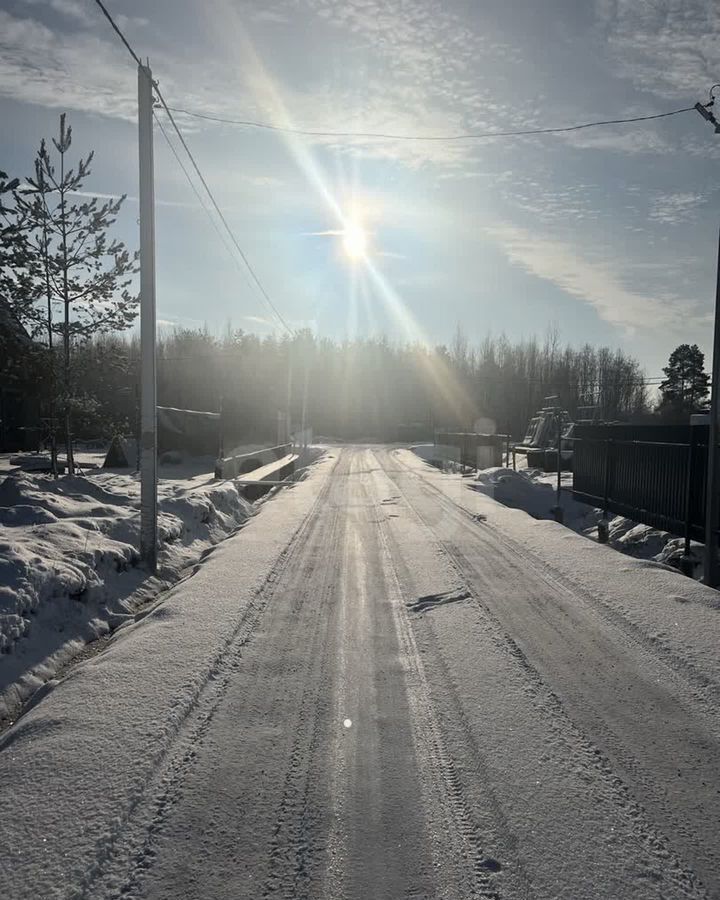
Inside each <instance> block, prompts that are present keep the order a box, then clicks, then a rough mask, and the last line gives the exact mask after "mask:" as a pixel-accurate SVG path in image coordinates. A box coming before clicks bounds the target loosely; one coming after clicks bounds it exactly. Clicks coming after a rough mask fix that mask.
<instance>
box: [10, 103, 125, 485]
mask: <svg viewBox="0 0 720 900" xmlns="http://www.w3.org/2000/svg"><path fill="white" fill-rule="evenodd" d="M71 144H72V129H71V127H70V126H69V125H66V123H65V114H64V113H63V115H61V116H60V133H59V137H58V138H57V139H54V138H53V145H54V147H55V150H56V152H57V155H58V157H59V168H58V169H56V166H55V165H54V164H53V162H52V161H51V158H50V153H49V151H48V149H47V146H46V143H45V141H44V140H43V141H42V142H41V144H40V149H39V151H38V154H37V157H36V159H35V174H34V177H32V178H28V179H27V184H26V185H25V186H24V188H22V189H20V190H18V191H16V192H15V202H16V206H17V209H18V213H19V216H20V219H21V223H22V234H23V250H24V256H25V259H26V266H25V269H24V271H23V275H22V277H21V278H18V279H17V280H18V285H17V287H18V291H17V293H16V294H15V300H16V309H17V312H18V315H19V316H20V317H21V318H23V317H24V318H25V320H26V322H27V324H28V325H29V327H30V328H31V329H32V330H33V332H34V334H35V336H38V335H39V334H43V333H45V334H46V335H47V342H48V345H49V348H50V351H51V353H50V358H51V359H53V358H54V354H53V353H52V350H53V335H58V336H59V337H60V338H61V340H62V373H61V378H59V379H57V380H59V381H60V383H61V386H62V387H61V390H60V392H59V393H60V397H59V400H60V405H61V409H62V417H63V425H64V437H65V445H66V452H67V464H68V472H69V473H70V474H73V473H74V471H75V464H74V460H73V453H72V424H71V419H72V411H73V408H75V407H77V406H78V405H79V404H81V402H82V401H81V398H80V396H79V394H78V391H77V385H76V384H75V383H74V382H75V379H74V378H73V366H72V354H73V347H74V346H76V345H77V344H78V343H80V342H83V341H86V340H88V339H90V338H92V337H93V336H94V335H97V334H102V333H105V332H109V331H118V330H122V329H125V328H128V327H129V326H130V325H131V324H132V322H133V321H134V319H135V318H136V316H137V311H138V299H137V297H136V296H133V295H132V294H130V292H129V290H128V288H129V286H130V284H131V281H132V275H133V274H134V273H135V272H136V271H137V262H136V261H137V254H131V253H130V252H129V251H128V250H127V248H126V247H125V245H124V244H123V243H122V242H121V241H118V240H111V239H110V238H109V237H108V234H109V231H110V229H111V228H112V226H113V225H114V223H115V220H116V217H117V214H118V212H119V211H120V208H121V206H122V204H123V202H124V200H125V196H122V197H120V198H118V199H111V200H107V201H105V202H102V203H101V202H100V201H99V200H98V199H97V198H96V197H95V198H92V199H90V200H83V201H81V202H78V201H76V200H73V199H72V198H75V197H82V196H83V187H84V183H85V180H86V179H87V177H88V176H89V175H90V171H91V170H90V165H91V163H92V160H93V156H94V152H91V153H89V154H88V156H87V157H85V158H84V159H80V161H79V163H78V165H77V169H73V168H69V167H68V166H67V154H68V151H69V149H70V146H71ZM21 282H22V283H21ZM28 282H29V283H28ZM28 304H29V305H28ZM55 381H56V380H55V379H53V383H55Z"/></svg>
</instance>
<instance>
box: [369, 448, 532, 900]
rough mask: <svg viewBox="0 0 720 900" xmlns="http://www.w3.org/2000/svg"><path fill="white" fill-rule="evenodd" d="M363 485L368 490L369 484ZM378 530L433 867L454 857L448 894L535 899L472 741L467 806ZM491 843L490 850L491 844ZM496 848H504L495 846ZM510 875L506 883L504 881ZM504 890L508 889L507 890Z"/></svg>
mask: <svg viewBox="0 0 720 900" xmlns="http://www.w3.org/2000/svg"><path fill="white" fill-rule="evenodd" d="M380 470H382V465H380ZM366 490H367V491H368V494H370V490H369V489H368V488H367V486H366ZM403 496H404V495H403ZM376 502H377V501H376ZM378 532H379V536H380V541H381V545H382V550H383V556H384V567H385V570H386V573H387V581H388V584H390V585H392V588H393V594H394V597H393V603H392V608H393V612H394V619H395V627H396V631H397V634H398V638H399V641H400V645H401V646H402V648H403V650H404V658H405V660H406V663H407V665H408V666H409V667H410V670H411V674H410V677H407V679H406V682H407V687H408V694H409V700H410V704H411V709H412V711H413V716H412V727H413V736H414V740H415V744H416V748H417V749H416V759H417V761H418V765H419V768H420V776H421V780H422V782H423V784H424V791H425V806H426V809H427V811H428V813H429V814H430V815H431V816H432V814H433V810H435V811H439V813H440V816H441V818H442V820H443V837H442V839H441V840H439V841H437V840H436V843H435V845H434V848H433V849H434V857H435V860H434V861H435V866H436V868H440V867H441V866H442V865H443V864H444V862H445V861H446V859H447V858H448V857H449V858H451V859H454V864H455V867H456V869H457V870H458V871H459V872H460V873H461V874H460V877H458V875H457V874H456V875H455V877H454V879H453V880H454V885H453V888H454V889H453V888H450V894H449V896H452V897H456V896H457V897H467V896H469V897H473V898H483V900H500V898H501V897H503V896H512V897H515V898H517V900H533V898H534V894H533V891H532V887H531V884H530V880H529V879H528V877H527V876H526V874H525V872H524V871H523V869H522V866H521V865H520V862H519V860H518V859H517V854H516V852H514V851H515V847H514V843H515V842H514V839H513V838H512V836H511V833H510V829H509V827H508V824H507V821H506V820H505V819H504V816H503V814H502V809H501V807H500V805H499V804H498V803H497V800H496V798H495V797H494V795H493V791H492V788H491V780H490V777H489V775H488V772H487V769H486V768H485V767H484V765H483V761H482V754H481V753H480V752H479V749H478V748H477V746H472V745H471V746H470V747H469V749H470V753H469V754H468V756H467V757H466V758H472V759H473V760H474V763H475V771H476V773H477V775H478V776H479V778H480V780H481V781H482V783H483V788H482V792H483V797H484V799H485V801H486V802H487V809H486V810H484V811H482V812H481V811H480V810H479V809H476V808H473V807H471V806H470V804H469V803H468V801H467V799H466V796H465V791H464V788H463V784H462V779H461V776H460V775H459V773H458V770H457V765H456V763H455V760H454V759H453V756H452V755H451V754H450V753H449V752H448V750H447V747H446V742H445V740H444V738H443V728H442V727H441V726H440V723H439V721H438V715H437V713H436V711H435V709H434V704H433V700H432V697H431V693H430V689H429V687H428V683H427V679H426V676H425V670H424V665H423V662H422V658H421V655H420V653H419V651H418V648H417V644H416V642H415V636H414V633H413V629H412V625H411V623H410V620H409V617H408V612H407V602H408V598H407V597H405V596H404V593H403V590H402V587H401V584H400V579H399V577H398V572H397V565H398V560H400V559H402V554H401V553H400V551H399V549H398V548H397V547H395V552H393V550H392V549H391V543H394V542H393V541H392V537H391V536H390V535H389V534H388V531H387V523H386V522H384V521H383V520H380V523H379V528H378ZM456 721H457V720H454V722H453V724H455V722H456ZM436 836H437V832H436ZM491 847H492V848H493V852H492V854H491V852H490V849H489V848H491ZM499 847H500V848H502V849H501V850H500V849H498V848H499ZM510 854H512V857H513V862H512V864H511V865H510V866H509V867H508V866H507V862H506V864H505V866H506V867H507V871H505V870H504V867H503V865H501V864H499V863H498V862H497V857H498V856H503V857H505V859H506V860H507V859H508V858H509V857H510ZM499 873H500V874H499ZM508 880H509V881H510V884H507V881H508ZM468 888H469V890H467V889H468ZM508 889H510V890H511V891H512V893H508V892H507V891H508Z"/></svg>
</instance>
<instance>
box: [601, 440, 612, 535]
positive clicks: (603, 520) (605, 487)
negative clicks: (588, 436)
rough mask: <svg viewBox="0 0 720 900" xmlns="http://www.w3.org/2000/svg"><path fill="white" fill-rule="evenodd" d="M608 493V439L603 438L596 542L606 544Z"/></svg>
mask: <svg viewBox="0 0 720 900" xmlns="http://www.w3.org/2000/svg"><path fill="white" fill-rule="evenodd" d="M609 493H610V439H609V438H606V439H605V474H604V484H603V514H602V518H601V519H600V521H599V522H598V543H599V544H607V542H608V540H609V538H610V526H609V524H608V517H607V507H608V495H609Z"/></svg>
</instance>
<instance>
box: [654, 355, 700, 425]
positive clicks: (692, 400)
mask: <svg viewBox="0 0 720 900" xmlns="http://www.w3.org/2000/svg"><path fill="white" fill-rule="evenodd" d="M663 372H664V373H665V376H666V377H665V380H664V381H663V382H662V384H661V385H660V394H661V400H660V404H659V406H658V412H659V413H660V414H661V415H662V416H663V417H664V418H667V419H673V420H677V421H683V420H686V419H687V418H688V417H689V416H690V415H691V414H692V413H694V412H697V411H698V410H699V409H701V408H702V407H703V406H704V405H705V402H706V400H707V397H708V394H709V380H710V379H709V376H708V375H707V373H706V372H705V355H704V354H703V352H702V351H701V350H700V348H699V347H698V345H697V344H692V345H690V344H680V346H679V347H676V348H675V350H673V352H672V353H671V354H670V359H669V360H668V364H667V366H666V367H665V368H664V369H663Z"/></svg>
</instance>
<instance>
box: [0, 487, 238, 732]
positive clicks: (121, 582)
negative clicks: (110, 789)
mask: <svg viewBox="0 0 720 900" xmlns="http://www.w3.org/2000/svg"><path fill="white" fill-rule="evenodd" d="M178 474H180V473H178ZM139 494H140V484H139V480H138V477H137V476H136V475H129V474H118V473H115V472H98V473H96V474H93V475H92V477H85V476H81V475H77V476H73V477H70V476H66V477H62V478H59V479H57V480H54V479H52V478H51V477H50V476H46V475H41V474H36V473H31V472H22V471H16V472H13V473H12V474H10V475H8V476H7V477H6V478H5V479H4V480H3V481H2V482H0V720H2V719H3V718H7V717H8V716H10V715H11V714H12V713H13V712H14V711H16V710H17V708H18V706H19V704H21V703H22V701H23V700H25V699H26V698H27V697H28V696H29V695H30V694H31V693H32V692H33V691H34V690H35V689H37V687H38V686H39V685H40V684H42V683H43V682H45V681H46V680H47V679H48V677H50V676H51V675H52V674H54V672H56V671H57V669H58V668H59V667H60V666H62V665H63V663H64V662H66V661H67V660H68V659H69V658H70V657H72V656H74V655H76V654H77V653H78V652H79V650H80V649H82V647H83V646H84V644H86V643H87V642H88V641H90V640H93V639H95V638H97V637H99V636H101V635H102V634H105V633H107V632H109V631H111V630H113V629H114V628H115V627H117V626H118V625H119V624H122V623H123V622H124V621H125V620H130V619H131V617H132V616H133V614H134V612H135V611H136V610H137V608H138V606H139V605H140V603H141V602H142V601H143V600H147V598H148V597H149V596H152V595H154V594H155V593H157V591H158V590H160V589H162V588H163V587H166V586H168V585H169V584H171V583H172V582H174V581H177V579H178V578H179V577H180V575H181V573H182V572H183V570H184V569H186V568H187V566H189V565H190V564H192V563H194V562H196V561H197V560H198V559H199V558H200V557H201V556H202V555H203V554H204V553H205V552H207V551H208V550H209V549H210V547H212V546H213V545H214V544H216V543H218V542H219V541H221V540H222V539H223V538H224V537H226V536H227V535H229V534H231V533H232V532H233V531H234V530H236V529H237V528H238V527H239V526H240V525H241V524H242V523H243V522H245V521H246V519H247V518H248V517H249V516H250V515H252V513H253V507H252V505H251V504H250V503H248V502H247V501H246V500H245V499H243V497H242V496H241V495H240V492H239V490H238V487H237V486H236V485H235V484H234V483H233V482H232V481H214V480H213V478H212V476H211V475H208V474H207V473H205V474H204V475H201V476H198V475H194V476H191V477H188V478H182V477H178V478H172V479H168V478H166V479H163V480H161V481H160V484H159V488H158V495H159V517H158V530H159V536H160V552H159V566H158V575H157V576H156V577H150V576H149V575H148V574H147V572H145V571H143V570H142V569H140V568H138V564H139V555H138V551H137V549H136V548H137V547H138V545H139V529H140V513H139V506H140V496H139Z"/></svg>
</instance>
